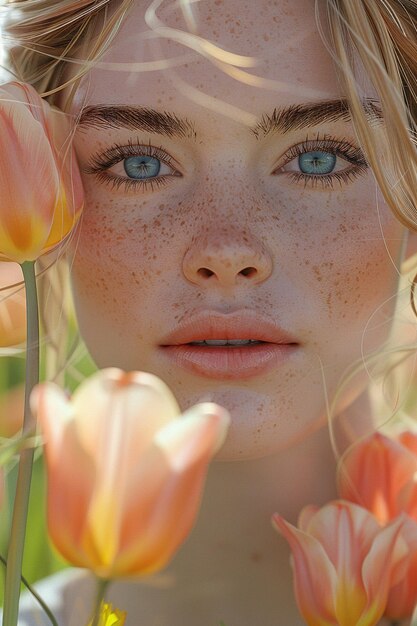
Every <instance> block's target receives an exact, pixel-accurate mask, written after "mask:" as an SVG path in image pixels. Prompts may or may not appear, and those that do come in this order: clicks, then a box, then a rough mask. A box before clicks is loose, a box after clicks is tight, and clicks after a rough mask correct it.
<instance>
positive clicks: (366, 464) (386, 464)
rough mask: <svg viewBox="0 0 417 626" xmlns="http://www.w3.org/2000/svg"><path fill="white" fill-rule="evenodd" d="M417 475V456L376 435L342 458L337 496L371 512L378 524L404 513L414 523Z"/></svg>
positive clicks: (399, 444) (382, 436) (353, 448)
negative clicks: (416, 476)
mask: <svg viewBox="0 0 417 626" xmlns="http://www.w3.org/2000/svg"><path fill="white" fill-rule="evenodd" d="M416 472H417V455H416V454H414V453H413V451H412V450H411V449H408V448H406V447H405V446H404V445H402V444H401V443H400V442H398V441H395V440H394V439H390V438H389V437H386V436H385V435H382V434H381V433H378V432H377V433H374V434H372V435H371V436H369V437H367V438H366V439H364V440H363V441H360V442H359V443H357V444H354V445H353V446H352V447H351V448H350V449H349V450H348V452H347V453H346V454H345V456H344V457H343V459H342V462H341V464H340V468H339V472H338V491H339V496H340V497H341V498H344V499H345V500H349V501H351V502H356V503H357V504H360V505H361V506H363V507H365V508H366V509H368V511H371V512H372V513H373V514H374V515H375V517H376V518H377V520H378V521H379V522H380V524H386V523H387V522H388V521H390V520H393V519H394V518H395V517H397V516H398V515H399V514H400V513H401V512H403V511H404V512H406V513H407V514H408V515H410V516H412V517H414V516H416V519H417V515H416V514H417V490H416V483H415V480H414V476H415V474H416Z"/></svg>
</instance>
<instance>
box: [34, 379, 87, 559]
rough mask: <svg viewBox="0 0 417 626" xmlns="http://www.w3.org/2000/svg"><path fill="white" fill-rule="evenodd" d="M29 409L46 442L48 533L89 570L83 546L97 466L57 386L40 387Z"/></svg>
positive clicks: (64, 554)
mask: <svg viewBox="0 0 417 626" xmlns="http://www.w3.org/2000/svg"><path fill="white" fill-rule="evenodd" d="M30 406H31V410H32V412H33V413H34V414H36V416H37V418H38V420H39V425H40V427H41V429H42V433H43V436H44V438H45V441H46V445H45V458H46V463H47V468H48V528H49V533H50V535H51V538H52V540H53V541H54V543H55V545H56V547H57V548H58V550H59V551H60V552H61V554H62V555H63V556H64V557H65V558H67V559H68V560H69V561H71V562H72V563H73V564H74V565H78V566H80V567H89V565H90V563H91V561H93V559H92V558H91V554H90V553H89V552H88V551H85V550H84V549H81V548H80V545H81V543H82V541H81V537H82V535H83V533H84V528H85V523H86V521H85V511H86V510H88V506H89V502H90V500H91V494H92V490H93V486H94V474H95V471H94V465H93V463H92V461H91V459H90V457H89V456H88V455H87V454H86V452H85V450H83V448H82V447H81V446H80V443H79V440H78V437H77V432H76V428H75V424H74V421H73V419H72V417H73V411H72V407H71V404H70V402H69V401H68V399H67V397H66V396H65V394H64V393H63V392H62V391H61V390H60V389H59V387H58V386H57V385H55V384H53V383H42V384H40V385H37V386H36V387H35V388H34V390H33V391H32V394H31V397H30Z"/></svg>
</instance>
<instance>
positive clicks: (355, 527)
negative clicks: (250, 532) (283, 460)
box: [273, 500, 406, 626]
mask: <svg viewBox="0 0 417 626" xmlns="http://www.w3.org/2000/svg"><path fill="white" fill-rule="evenodd" d="M273 523H274V524H275V526H276V528H277V529H278V530H279V531H280V532H281V533H282V535H283V536H284V537H285V539H286V540H287V541H288V543H289V545H290V548H291V550H292V558H293V561H292V562H293V567H294V588H295V596H296V600H297V604H298V607H299V610H300V612H301V614H302V616H303V618H304V619H305V621H306V622H307V624H308V625H309V626H373V625H374V624H376V623H377V622H378V621H379V619H380V618H381V617H382V615H383V612H384V609H385V605H386V602H387V597H388V591H389V588H390V586H391V585H392V584H393V583H395V582H397V580H398V578H399V576H400V568H401V566H403V564H404V560H405V558H406V548H405V546H404V542H403V541H400V540H399V533H400V530H401V525H402V523H403V520H402V519H399V520H397V521H396V522H394V523H393V524H391V525H390V526H387V527H386V528H383V529H381V527H380V526H379V525H378V523H377V521H376V520H375V518H374V517H373V515H372V514H371V513H369V512H368V511H366V510H365V509H363V508H361V507H359V506H357V505H355V504H352V503H350V502H344V501H343V500H337V501H333V502H330V503H329V504H326V505H325V506H324V507H322V508H321V509H319V508H318V507H313V506H308V507H305V508H304V509H303V510H302V512H301V514H300V518H299V522H298V528H296V527H295V526H293V525H292V524H290V523H288V522H286V521H285V520H284V519H283V518H282V517H281V516H280V515H278V514H275V515H274V516H273Z"/></svg>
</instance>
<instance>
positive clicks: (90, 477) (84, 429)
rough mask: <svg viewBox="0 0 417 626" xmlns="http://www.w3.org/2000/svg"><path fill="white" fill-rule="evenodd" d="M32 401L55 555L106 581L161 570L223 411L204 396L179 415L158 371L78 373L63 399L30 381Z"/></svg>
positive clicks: (194, 499) (194, 507)
mask: <svg viewBox="0 0 417 626" xmlns="http://www.w3.org/2000/svg"><path fill="white" fill-rule="evenodd" d="M31 408H32V411H33V412H34V413H35V414H37V416H38V419H39V423H40V425H41V429H42V431H43V434H44V438H45V455H46V463H47V474H48V526H49V532H50V535H51V538H52V540H53V542H54V543H55V546H56V548H57V549H58V550H59V552H60V553H61V554H62V556H64V557H65V558H66V559H67V560H68V561H70V562H71V563H72V564H73V565H76V566H80V567H85V568H88V569H90V570H91V571H93V572H94V573H95V574H96V575H97V576H99V577H101V578H104V579H110V578H117V577H136V576H141V575H143V574H150V573H152V572H155V571H157V570H159V569H161V568H162V567H164V566H165V564H166V563H167V562H168V561H169V559H170V558H171V557H172V556H173V554H174V552H175V551H176V549H177V548H178V547H179V546H180V544H181V543H182V542H183V541H184V540H185V538H186V537H187V535H188V533H189V532H190V530H191V528H192V526H193V523H194V519H195V517H196V514H197V511H198V507H199V502H200V498H201V492H202V488H203V484H204V479H205V475H206V471H207V467H208V463H209V461H210V460H211V458H212V456H213V455H214V454H215V452H216V451H217V450H218V448H219V447H220V446H221V445H222V443H223V440H224V438H225V435H226V431H227V427H228V423H229V416H228V414H227V412H226V411H225V410H224V409H222V408H221V407H219V406H217V405H215V404H212V403H202V404H199V405H196V406H194V407H192V408H191V409H189V410H188V411H186V412H185V413H184V414H183V415H180V410H179V407H178V405H177V403H176V401H175V398H174V397H173V395H172V394H171V392H170V390H169V389H168V387H167V386H166V385H165V384H164V383H163V382H162V381H161V380H159V379H158V378H157V377H156V376H153V375H152V374H147V373H143V372H129V373H125V372H123V371H121V370H119V369H116V368H109V369H105V370H102V371H100V372H98V373H96V374H94V375H93V376H92V377H90V378H89V379H87V380H85V381H84V382H83V383H82V384H81V385H80V386H79V387H78V389H77V390H76V391H75V393H74V395H73V397H72V399H71V400H70V399H68V398H67V396H66V395H65V394H64V393H63V392H62V391H61V390H60V389H59V388H58V387H57V386H56V385H54V384H52V383H43V384H41V385H38V386H37V387H36V388H35V390H34V392H33V393H32V395H31Z"/></svg>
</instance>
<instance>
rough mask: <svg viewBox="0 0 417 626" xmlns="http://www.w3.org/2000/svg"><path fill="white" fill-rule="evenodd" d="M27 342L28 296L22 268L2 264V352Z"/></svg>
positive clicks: (0, 321)
mask: <svg viewBox="0 0 417 626" xmlns="http://www.w3.org/2000/svg"><path fill="white" fill-rule="evenodd" d="M25 341H26V295H25V288H24V284H23V274H22V268H21V267H20V265H18V264H17V263H2V262H0V351H1V352H2V353H3V349H4V348H16V349H17V348H18V347H19V346H21V345H22V344H23V343H24V342H25Z"/></svg>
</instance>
